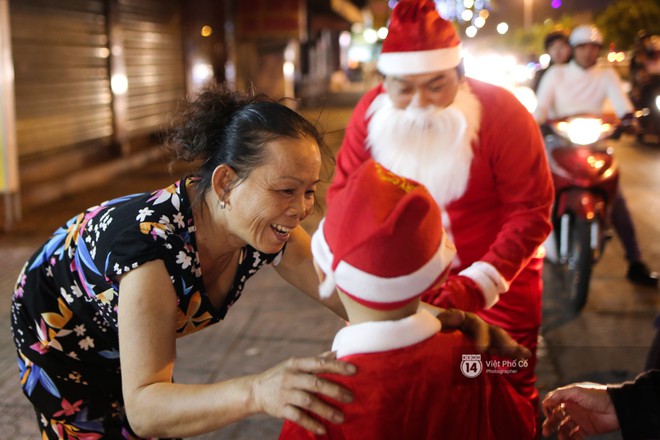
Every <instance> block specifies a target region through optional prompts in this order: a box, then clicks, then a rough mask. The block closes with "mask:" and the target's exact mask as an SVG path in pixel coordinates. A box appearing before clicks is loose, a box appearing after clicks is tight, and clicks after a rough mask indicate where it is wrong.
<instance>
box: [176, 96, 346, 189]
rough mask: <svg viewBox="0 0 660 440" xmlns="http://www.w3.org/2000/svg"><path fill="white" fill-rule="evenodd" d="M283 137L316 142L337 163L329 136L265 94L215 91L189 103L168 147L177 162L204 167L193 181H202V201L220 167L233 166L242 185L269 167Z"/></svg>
mask: <svg viewBox="0 0 660 440" xmlns="http://www.w3.org/2000/svg"><path fill="white" fill-rule="evenodd" d="M283 137H288V138H294V139H299V138H303V137H308V138H310V139H313V140H314V141H316V143H317V144H318V146H319V149H320V152H321V156H322V158H323V162H324V163H326V164H327V163H328V162H331V163H332V162H333V161H334V159H333V155H332V152H331V151H330V149H329V148H328V146H327V145H326V144H325V142H324V140H323V135H322V134H321V133H320V132H319V130H318V129H317V128H316V127H315V126H314V125H313V124H311V123H310V122H309V121H307V120H306V119H305V118H304V117H303V116H301V115H300V114H299V113H297V112H295V111H294V110H292V109H290V108H289V107H287V106H285V105H284V104H282V103H280V102H278V101H275V100H274V99H272V98H270V97H268V96H266V95H264V94H255V93H246V92H240V91H232V90H229V89H227V88H226V87H225V86H222V85H211V86H209V87H207V88H206V89H204V90H203V91H202V92H201V93H200V94H199V96H198V97H197V98H196V99H194V100H192V101H184V102H183V104H182V107H181V109H180V111H179V113H178V114H177V115H176V116H175V118H174V120H173V121H172V129H171V131H169V133H168V136H167V138H166V146H167V147H168V148H169V149H170V150H171V151H172V152H173V153H174V160H178V159H181V160H184V161H187V162H199V163H200V165H199V167H198V168H197V170H196V171H194V172H193V175H195V176H196V177H199V179H200V180H199V182H198V184H197V185H198V188H199V190H200V191H199V192H198V194H199V195H201V194H204V193H206V191H208V190H209V189H210V187H211V180H212V176H213V171H214V170H215V169H216V167H217V166H218V165H220V164H227V165H229V166H231V167H232V169H234V171H235V172H236V174H237V175H238V179H239V181H238V182H236V183H237V184H238V183H240V181H242V180H244V179H245V178H247V177H248V176H249V175H250V173H251V172H252V171H253V170H254V169H255V168H256V167H258V166H260V165H263V164H264V162H265V160H266V149H265V146H266V144H267V143H269V142H272V141H274V140H276V139H280V138H283ZM330 166H332V165H330Z"/></svg>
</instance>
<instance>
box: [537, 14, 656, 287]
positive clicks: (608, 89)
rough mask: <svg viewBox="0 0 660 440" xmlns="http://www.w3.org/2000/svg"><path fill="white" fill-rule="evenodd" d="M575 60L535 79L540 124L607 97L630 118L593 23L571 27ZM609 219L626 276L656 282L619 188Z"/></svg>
mask: <svg viewBox="0 0 660 440" xmlns="http://www.w3.org/2000/svg"><path fill="white" fill-rule="evenodd" d="M569 42H570V44H571V46H572V48H573V59H572V60H571V61H570V62H568V63H567V64H563V65H555V66H553V67H552V68H550V69H549V70H548V72H547V73H546V74H545V75H544V76H543V78H542V79H541V82H540V83H539V87H538V91H537V100H538V104H537V107H536V110H535V112H534V117H535V119H536V121H537V122H538V123H539V124H544V123H545V122H546V121H548V120H551V119H558V118H563V117H566V116H572V115H577V114H581V113H591V114H594V113H595V114H600V113H602V112H603V106H604V104H605V101H606V99H609V101H610V102H611V104H612V106H613V108H614V111H615V113H616V115H617V117H619V118H621V119H629V118H631V116H632V112H633V105H632V103H631V102H630V99H629V98H628V96H627V95H626V94H625V92H624V91H623V87H622V83H621V79H620V78H619V76H618V74H617V73H616V71H615V70H614V69H613V68H612V67H606V66H598V65H596V64H597V61H598V56H599V53H600V50H601V48H602V46H603V36H602V35H601V33H600V31H599V30H598V29H597V28H596V27H595V26H593V25H581V26H578V27H576V28H575V29H574V30H573V32H571V35H570V38H569ZM612 224H613V226H614V229H615V231H616V233H617V235H618V236H619V238H620V239H621V242H622V244H623V247H624V249H625V253H626V259H627V260H628V271H627V278H628V280H630V281H631V282H633V283H635V284H639V285H644V286H650V287H657V286H658V274H657V273H656V272H653V271H651V270H650V269H649V268H648V266H647V265H646V264H645V263H644V262H643V261H642V255H641V251H640V248H639V244H638V242H637V238H636V235H635V228H634V226H633V222H632V218H631V217H630V212H629V211H628V207H627V205H626V201H625V199H624V198H623V195H622V193H621V191H620V190H618V191H617V194H616V196H615V198H614V200H613V205H612Z"/></svg>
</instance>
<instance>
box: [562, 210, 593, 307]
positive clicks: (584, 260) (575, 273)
mask: <svg viewBox="0 0 660 440" xmlns="http://www.w3.org/2000/svg"><path fill="white" fill-rule="evenodd" d="M572 232H573V234H572V237H571V239H570V245H569V246H570V247H569V250H568V259H567V261H566V264H565V271H564V281H565V284H564V285H565V287H566V289H567V291H568V306H569V308H570V310H571V311H572V312H573V313H579V312H580V311H581V310H582V309H583V308H584V306H585V304H586V303H587V295H588V293H589V282H590V281H591V270H592V268H593V265H594V254H593V251H592V249H591V222H589V221H586V220H580V219H577V220H575V223H574V225H573V230H572Z"/></svg>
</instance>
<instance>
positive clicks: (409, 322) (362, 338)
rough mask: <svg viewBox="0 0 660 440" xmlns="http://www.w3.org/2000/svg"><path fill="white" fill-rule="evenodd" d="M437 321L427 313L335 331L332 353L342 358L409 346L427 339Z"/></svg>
mask: <svg viewBox="0 0 660 440" xmlns="http://www.w3.org/2000/svg"><path fill="white" fill-rule="evenodd" d="M440 328H441V325H440V321H439V320H438V319H437V318H436V317H434V316H433V315H431V314H430V313H429V312H427V311H426V310H419V311H418V312H417V313H415V314H414V315H412V316H408V317H406V318H403V319H400V320H398V321H379V322H365V323H362V324H353V325H349V326H347V327H344V328H343V329H341V330H339V332H337V335H336V336H335V340H334V343H333V344H332V350H333V351H335V352H337V357H338V358H341V357H344V356H348V355H351V354H360V353H377V352H380V351H390V350H396V349H398V348H403V347H408V346H410V345H414V344H417V343H418V342H421V341H423V340H425V339H428V338H430V337H431V336H432V335H434V334H435V333H437V332H439V331H440Z"/></svg>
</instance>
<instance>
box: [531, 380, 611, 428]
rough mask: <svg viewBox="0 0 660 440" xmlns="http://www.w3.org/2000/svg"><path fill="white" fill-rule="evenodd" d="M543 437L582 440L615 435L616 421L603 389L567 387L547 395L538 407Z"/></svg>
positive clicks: (605, 391) (594, 386)
mask: <svg viewBox="0 0 660 440" xmlns="http://www.w3.org/2000/svg"><path fill="white" fill-rule="evenodd" d="M542 407H543V414H545V416H546V419H545V421H544V422H543V435H544V436H548V435H551V434H553V433H555V432H557V434H558V438H559V439H560V440H565V439H583V438H585V437H587V436H590V435H597V434H604V433H607V432H612V431H617V430H618V429H619V428H620V427H619V420H618V418H617V416H616V412H615V410H614V405H613V404H612V399H611V398H610V396H609V394H608V393H607V387H606V386H605V385H600V384H595V383H579V384H571V385H568V386H565V387H561V388H558V389H556V390H554V391H551V392H550V393H548V395H547V396H546V397H545V399H543V403H542Z"/></svg>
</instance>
